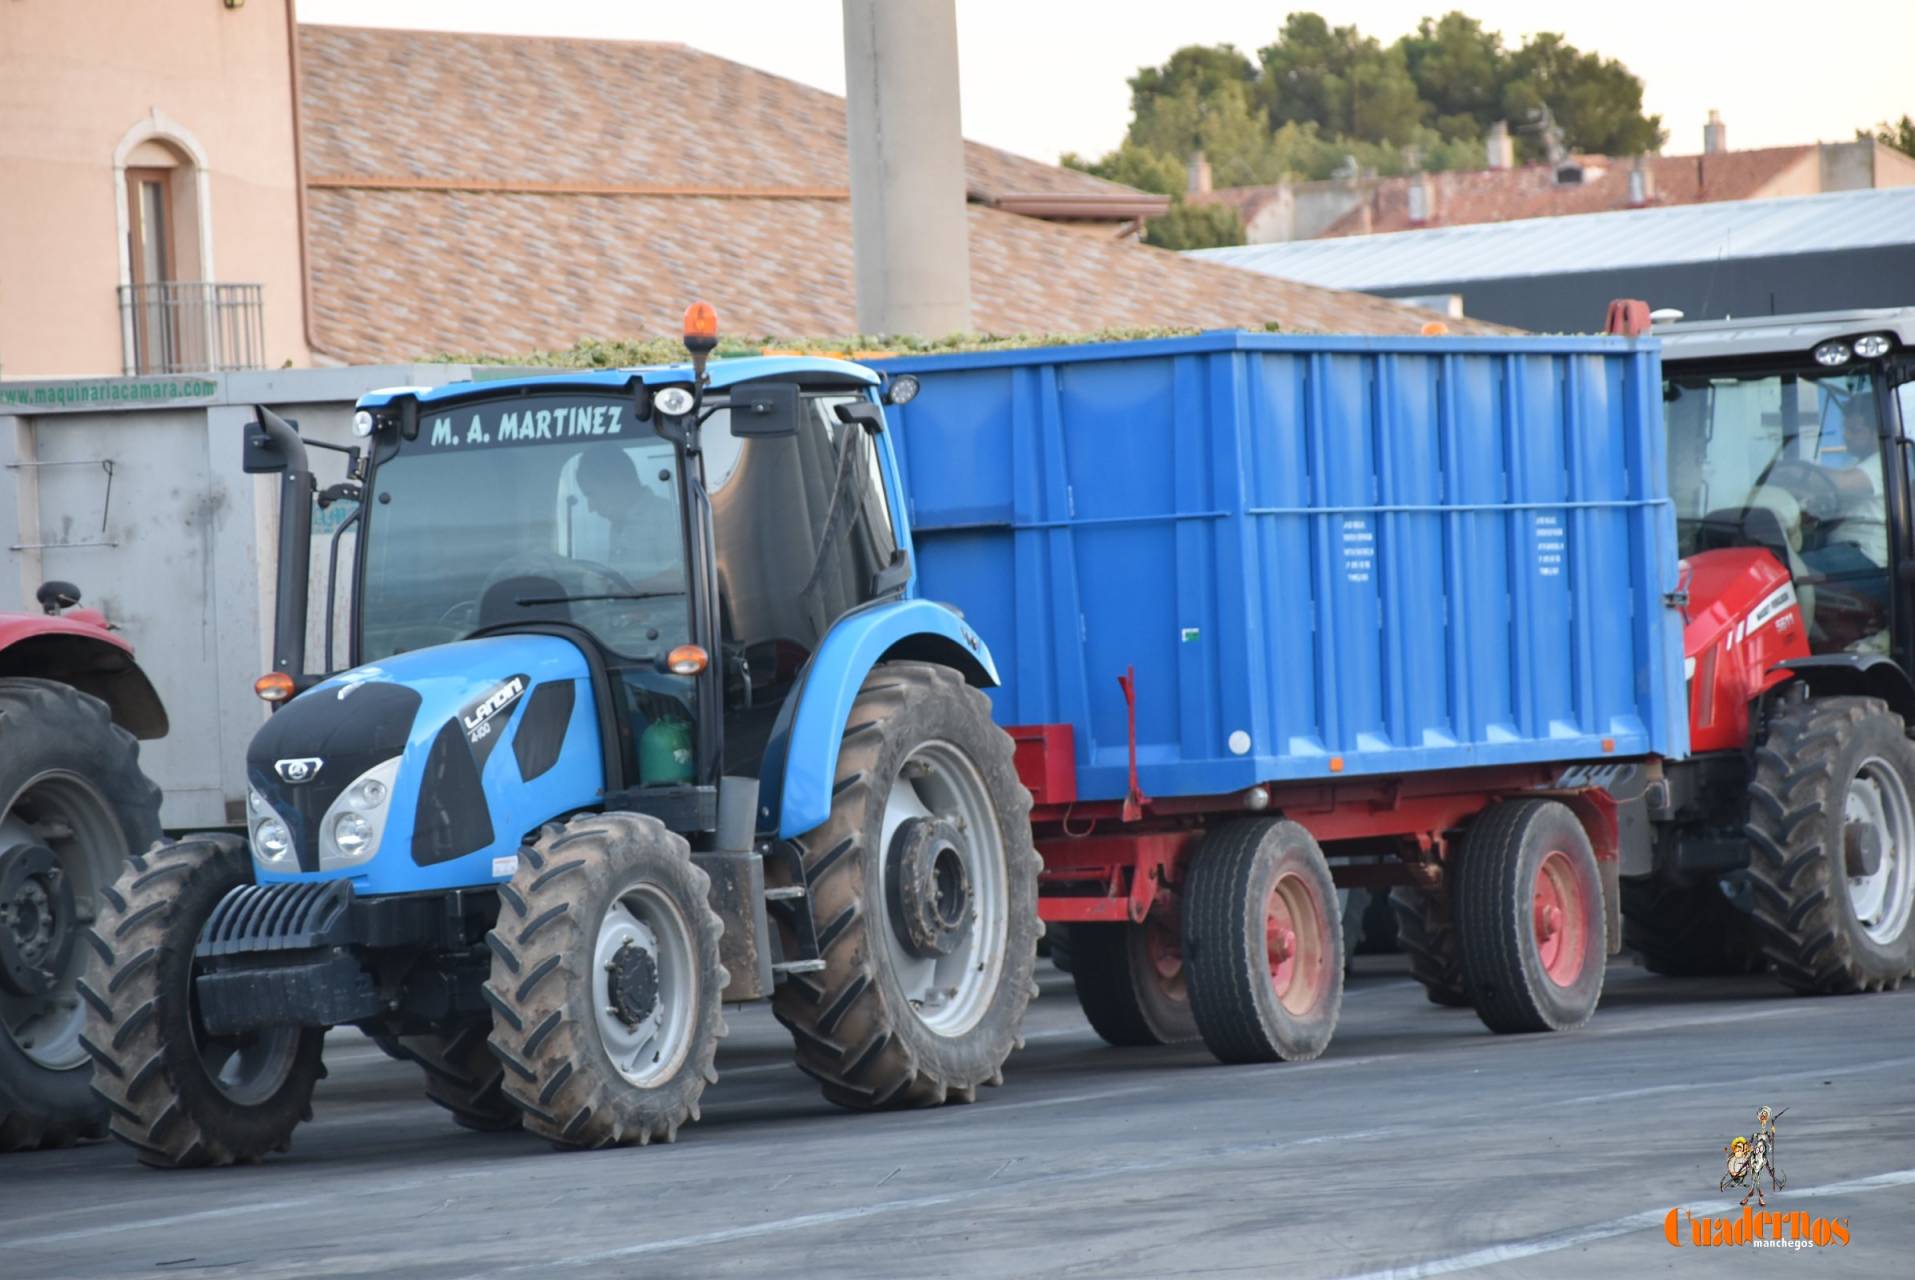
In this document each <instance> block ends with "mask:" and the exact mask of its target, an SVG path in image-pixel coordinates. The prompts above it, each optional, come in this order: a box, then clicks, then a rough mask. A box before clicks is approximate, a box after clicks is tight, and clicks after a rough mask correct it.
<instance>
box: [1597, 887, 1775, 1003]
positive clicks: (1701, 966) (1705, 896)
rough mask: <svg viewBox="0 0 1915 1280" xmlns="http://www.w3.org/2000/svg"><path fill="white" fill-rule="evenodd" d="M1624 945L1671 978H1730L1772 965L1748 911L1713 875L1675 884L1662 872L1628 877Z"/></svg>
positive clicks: (1624, 897) (1646, 964)
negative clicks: (1727, 894) (1696, 882)
mask: <svg viewBox="0 0 1915 1280" xmlns="http://www.w3.org/2000/svg"><path fill="white" fill-rule="evenodd" d="M1622 945H1623V949H1624V950H1625V951H1630V952H1633V953H1634V954H1635V956H1636V958H1637V959H1638V960H1639V961H1641V963H1642V967H1643V968H1645V969H1647V970H1648V971H1649V972H1651V973H1659V974H1661V975H1663V976H1664V977H1667V978H1710V977H1728V976H1733V975H1736V974H1745V973H1760V972H1762V971H1763V970H1764V969H1766V968H1768V961H1767V960H1766V959H1765V958H1764V957H1763V955H1762V948H1761V945H1760V944H1759V942H1758V941H1757V938H1756V933H1755V926H1754V925H1753V924H1752V923H1751V922H1750V920H1749V916H1748V913H1747V912H1744V911H1740V910H1737V909H1736V905H1735V904H1734V903H1733V902H1731V901H1729V899H1728V898H1727V897H1726V896H1725V895H1724V894H1723V892H1722V890H1721V889H1720V888H1719V887H1718V886H1717V885H1716V883H1715V882H1714V881H1713V880H1705V881H1702V882H1701V883H1698V884H1693V885H1681V884H1673V883H1671V882H1669V881H1667V880H1663V879H1660V878H1658V877H1656V876H1639V877H1638V876H1631V877H1629V878H1627V879H1625V880H1623V881H1622Z"/></svg>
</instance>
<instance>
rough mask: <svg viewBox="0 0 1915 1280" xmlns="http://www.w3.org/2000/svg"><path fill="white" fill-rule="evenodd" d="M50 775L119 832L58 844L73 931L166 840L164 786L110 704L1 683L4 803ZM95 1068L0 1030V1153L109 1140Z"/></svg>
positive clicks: (54, 685) (53, 685) (62, 690)
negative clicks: (141, 857) (127, 871)
mask: <svg viewBox="0 0 1915 1280" xmlns="http://www.w3.org/2000/svg"><path fill="white" fill-rule="evenodd" d="M51 769H57V770H60V771H62V772H65V773H70V774H72V775H74V776H76V777H78V778H80V779H82V780H83V781H85V782H86V783H88V784H89V785H90V786H91V787H92V788H93V790H94V791H95V792H97V793H98V795H99V797H100V798H101V799H102V800H104V801H105V804H106V806H107V808H108V809H110V810H111V815H110V816H111V819H112V822H113V823H114V824H115V825H117V827H118V829H119V838H118V839H101V840H97V841H89V842H84V843H75V844H74V845H73V846H72V847H71V848H59V847H57V846H58V845H59V844H60V842H58V841H55V842H54V843H55V845H56V850H55V851H56V852H57V853H58V854H60V855H61V864H62V867H63V869H65V870H66V871H67V873H68V876H69V879H70V881H71V882H72V883H73V886H74V892H75V903H76V906H77V907H78V912H77V919H76V921H75V924H76V926H81V927H83V926H84V925H85V924H86V923H87V922H88V921H90V920H91V919H92V918H93V917H94V915H95V914H96V913H97V911H98V909H99V901H100V891H101V890H103V889H104V888H106V886H108V885H110V884H112V883H113V881H114V880H115V879H116V878H117V877H118V876H119V874H120V871H121V869H122V868H123V867H124V866H125V865H126V860H127V858H128V857H130V856H131V855H132V854H133V853H134V852H135V851H136V850H140V849H145V848H147V847H149V846H150V845H152V844H153V842H154V841H156V840H158V839H159V838H160V789H159V788H158V787H156V786H154V785H153V782H152V781H151V780H150V779H149V778H147V776H146V775H145V774H144V773H142V772H140V744H139V741H138V739H136V738H134V736H133V735H132V734H130V733H128V732H127V731H126V730H125V729H122V728H121V727H120V726H118V725H116V724H114V723H113V713H112V711H111V710H109V709H108V707H107V705H106V703H104V702H102V701H100V700H99V699H98V698H95V697H93V696H92V695H90V694H85V693H81V692H80V691H79V690H78V689H75V688H74V687H73V686H71V685H67V684H61V683H59V682H58V681H54V680H39V679H33V678H28V677H14V678H7V679H0V806H9V805H10V802H11V801H12V800H13V798H14V797H16V796H17V795H19V793H20V792H21V789H22V788H23V787H24V786H26V784H28V783H29V782H30V781H32V780H33V779H34V778H36V777H38V776H40V775H41V774H43V773H45V772H46V771H48V770H51ZM0 927H5V926H4V925H0ZM85 952H86V946H85V944H84V943H78V944H76V945H75V946H73V948H72V949H71V951H70V953H69V960H68V964H69V972H68V973H67V974H66V975H65V979H66V982H67V983H68V984H70V983H71V982H72V981H73V980H74V979H76V978H77V977H78V976H79V972H80V969H81V968H82V967H83V966H84V965H85V962H86V956H85ZM67 996H68V998H71V996H72V992H71V991H70V990H69V991H68V992H67ZM39 1007H44V1006H39ZM10 1012H11V1011H10ZM92 1067H93V1064H92V1061H91V1060H90V1059H89V1058H88V1057H87V1056H86V1055H85V1054H84V1053H83V1052H80V1053H76V1054H75V1056H74V1060H73V1063H72V1065H71V1066H68V1067H65V1068H55V1067H52V1066H49V1065H46V1064H45V1063H42V1062H37V1061H35V1060H34V1059H32V1058H30V1057H28V1056H27V1054H26V1052H25V1051H24V1050H23V1049H22V1048H21V1047H20V1045H19V1044H17V1043H16V1042H15V1040H14V1038H13V1037H12V1036H11V1035H9V1034H7V1033H6V1032H5V1031H4V1030H0V1152H10V1151H31V1150H34V1149H37V1148H43V1147H65V1146H71V1145H72V1144H73V1143H75V1142H79V1141H83V1140H91V1139H97V1138H104V1137H105V1136H106V1132H107V1129H106V1124H107V1113H106V1108H105V1106H103V1105H102V1104H101V1102H100V1099H99V1098H98V1097H96V1096H95V1095H94V1093H93V1069H92Z"/></svg>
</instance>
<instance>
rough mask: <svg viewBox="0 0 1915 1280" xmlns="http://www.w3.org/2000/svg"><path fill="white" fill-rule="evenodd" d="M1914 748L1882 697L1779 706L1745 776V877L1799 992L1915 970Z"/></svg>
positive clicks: (1783, 969)
mask: <svg viewBox="0 0 1915 1280" xmlns="http://www.w3.org/2000/svg"><path fill="white" fill-rule="evenodd" d="M1911 797H1915V746H1912V745H1911V744H1910V743H1909V741H1908V738H1907V737H1906V736H1905V731H1904V727H1903V724H1902V721H1901V718H1900V717H1899V716H1896V715H1895V714H1894V713H1892V712H1891V711H1890V710H1889V709H1888V707H1887V705H1886V704H1885V703H1883V702H1881V701H1880V700H1878V699H1875V698H1809V699H1806V700H1804V701H1801V702H1797V703H1795V704H1793V705H1791V706H1787V707H1785V708H1783V709H1782V710H1780V711H1778V712H1777V713H1776V715H1775V716H1774V718H1773V719H1771V720H1770V721H1769V729H1768V733H1767V735H1766V736H1765V737H1764V739H1763V742H1762V745H1761V746H1760V747H1758V748H1757V749H1756V753H1755V777H1754V779H1753V781H1751V783H1750V785H1749V823H1748V833H1749V840H1750V843H1751V846H1752V847H1751V857H1750V863H1749V870H1748V875H1749V880H1750V884H1751V887H1752V888H1753V890H1754V895H1755V915H1754V918H1755V923H1756V927H1757V929H1758V930H1760V932H1761V936H1762V948H1763V951H1764V952H1765V953H1766V954H1767V955H1768V957H1769V959H1770V960H1771V961H1772V962H1773V963H1774V965H1775V973H1776V976H1777V977H1778V978H1780V979H1781V980H1782V981H1783V982H1784V983H1786V984H1787V985H1789V986H1790V987H1792V988H1794V989H1795V990H1797V991H1803V992H1814V993H1834V994H1839V993H1844V992H1853V991H1878V990H1882V989H1884V988H1887V989H1893V988H1894V987H1897V986H1899V985H1900V984H1901V982H1902V980H1903V979H1904V978H1906V977H1908V976H1909V973H1910V970H1911V969H1912V968H1915V803H1911Z"/></svg>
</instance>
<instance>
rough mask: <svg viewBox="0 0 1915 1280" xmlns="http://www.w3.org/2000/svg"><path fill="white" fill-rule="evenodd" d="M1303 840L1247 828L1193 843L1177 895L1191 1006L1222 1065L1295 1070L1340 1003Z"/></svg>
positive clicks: (1338, 940)
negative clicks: (1291, 1066) (1276, 1065)
mask: <svg viewBox="0 0 1915 1280" xmlns="http://www.w3.org/2000/svg"><path fill="white" fill-rule="evenodd" d="M1336 901H1337V897H1336V884H1335V882H1334V881H1333V880H1332V879H1331V877H1330V864H1329V863H1328V862H1327V861H1326V860H1325V859H1324V856H1323V850H1322V849H1320V848H1318V847H1317V842H1316V840H1315V839H1314V838H1312V837H1311V835H1310V833H1309V832H1308V831H1305V830H1304V829H1303V828H1302V827H1300V826H1298V825H1297V824H1296V823H1294V822H1289V821H1286V820H1282V819H1247V820H1240V821H1237V822H1233V823H1230V824H1229V825H1227V826H1224V827H1219V828H1218V829H1217V830H1216V831H1213V832H1212V833H1210V834H1209V835H1207V836H1205V837H1204V840H1203V844H1202V845H1201V846H1200V847H1199V848H1198V850H1197V855H1196V857H1195V858H1194V859H1193V860H1192V863H1191V869H1190V872H1189V874H1188V876H1187V877H1186V881H1185V885H1184V961H1185V963H1186V964H1187V965H1188V966H1189V968H1190V1008H1191V1012H1192V1014H1194V1015H1195V1017H1196V1022H1197V1029H1198V1030H1199V1031H1200V1032H1201V1033H1202V1035H1203V1041H1204V1044H1205V1045H1206V1046H1207V1047H1208V1048H1209V1050H1210V1052H1211V1053H1213V1054H1215V1055H1216V1057H1217V1058H1218V1059H1219V1060H1221V1061H1223V1062H1276V1061H1290V1062H1302V1061H1307V1060H1308V1059H1311V1058H1314V1057H1317V1056H1318V1055H1319V1054H1321V1053H1322V1052H1323V1051H1324V1049H1326V1048H1327V1047H1329V1044H1330V1037H1331V1035H1332V1034H1333V1033H1334V1032H1335V1031H1336V1024H1337V1014H1338V1011H1339V1009H1340V1008H1341V1005H1342V1001H1343V922H1342V919H1341V917H1340V915H1339V913H1338V911H1337V908H1336Z"/></svg>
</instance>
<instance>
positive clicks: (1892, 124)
mask: <svg viewBox="0 0 1915 1280" xmlns="http://www.w3.org/2000/svg"><path fill="white" fill-rule="evenodd" d="M1855 136H1856V138H1858V139H1860V140H1861V141H1864V142H1870V141H1873V142H1879V143H1881V144H1882V145H1883V146H1885V147H1893V148H1894V149H1895V150H1897V151H1899V152H1901V153H1902V154H1903V155H1905V156H1915V119H1911V118H1910V117H1908V116H1903V117H1902V118H1901V119H1900V120H1894V121H1890V120H1884V121H1882V122H1881V123H1880V124H1878V125H1876V126H1875V128H1873V129H1857V130H1856V131H1855Z"/></svg>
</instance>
